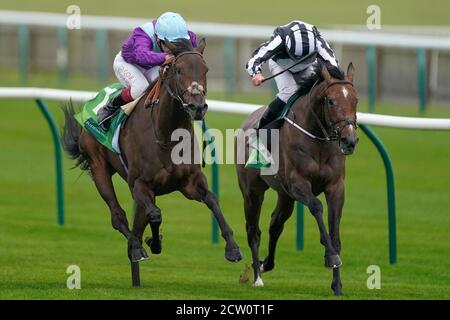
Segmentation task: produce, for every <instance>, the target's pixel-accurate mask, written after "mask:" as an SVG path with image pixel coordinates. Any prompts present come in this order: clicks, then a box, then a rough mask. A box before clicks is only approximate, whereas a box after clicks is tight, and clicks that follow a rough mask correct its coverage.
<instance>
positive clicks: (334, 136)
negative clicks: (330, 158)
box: [284, 80, 358, 142]
mask: <svg viewBox="0 0 450 320" xmlns="http://www.w3.org/2000/svg"><path fill="white" fill-rule="evenodd" d="M317 83H318V81H316V83H314V85H313V87H312V88H311V90H310V91H309V93H308V104H307V105H308V107H310V106H311V92H312V91H313V89H314V87H315V86H316V85H317ZM337 84H341V85H351V86H352V87H353V83H352V82H351V81H348V80H337V81H334V82H330V83H328V84H327V86H326V87H325V89H324V90H323V92H326V91H327V90H328V89H329V88H330V87H332V86H334V85H337ZM328 105H329V101H328V97H325V98H324V101H323V103H322V112H323V115H324V117H325V125H324V124H323V123H322V121H321V120H320V119H319V117H318V116H317V114H316V113H315V112H314V111H313V110H312V109H311V112H312V114H313V115H314V118H315V119H316V122H317V124H318V125H319V127H320V129H321V130H322V133H323V137H318V136H316V135H314V134H312V133H311V132H309V131H307V130H306V129H304V128H302V127H301V126H300V125H298V124H297V123H295V122H294V121H293V120H292V119H290V118H288V117H287V116H285V117H284V119H285V120H286V122H288V123H289V124H290V125H292V126H293V127H295V128H296V129H298V130H300V131H301V132H303V133H304V134H305V135H307V136H308V137H310V138H313V139H315V140H319V141H323V142H332V141H337V140H339V139H340V136H341V132H342V130H343V129H344V128H345V127H347V126H350V125H352V126H354V127H355V129H356V128H357V127H358V125H357V121H356V118H355V119H350V118H344V119H339V120H337V121H334V122H332V121H331V120H330V116H329V112H328V108H327V107H326V106H328ZM291 112H292V114H294V112H293V111H292V110H291ZM294 120H295V114H294ZM342 122H343V123H344V125H343V126H339V124H341V123H342ZM325 127H326V128H328V129H331V132H332V133H331V135H330V134H328V132H327V130H326V128H325Z"/></svg>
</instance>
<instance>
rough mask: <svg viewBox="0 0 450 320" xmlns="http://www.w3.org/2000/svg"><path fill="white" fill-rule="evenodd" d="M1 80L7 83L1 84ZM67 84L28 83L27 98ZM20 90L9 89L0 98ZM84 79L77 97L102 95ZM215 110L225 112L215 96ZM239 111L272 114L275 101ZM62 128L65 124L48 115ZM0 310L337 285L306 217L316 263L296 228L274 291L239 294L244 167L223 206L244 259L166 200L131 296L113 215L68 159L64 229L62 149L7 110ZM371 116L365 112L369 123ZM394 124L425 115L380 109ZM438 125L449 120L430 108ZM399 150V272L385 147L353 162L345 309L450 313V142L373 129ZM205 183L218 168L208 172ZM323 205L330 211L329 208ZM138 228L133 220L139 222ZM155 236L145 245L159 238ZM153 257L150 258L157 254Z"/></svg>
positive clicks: (228, 122)
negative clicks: (374, 280)
mask: <svg viewBox="0 0 450 320" xmlns="http://www.w3.org/2000/svg"><path fill="white" fill-rule="evenodd" d="M3 76H4V75H3ZM55 83H56V81H55V80H54V78H51V77H50V78H48V77H45V76H41V77H40V78H39V77H37V78H36V77H31V78H30V85H35V86H38V85H39V86H48V87H52V86H54V84H55ZM4 85H15V83H14V81H11V80H9V81H8V80H7V79H6V78H4V77H3V78H1V79H0V86H4ZM92 85H93V83H91V82H88V81H85V80H83V79H81V78H80V79H79V80H77V81H75V82H74V83H72V82H71V83H69V84H67V85H65V87H67V88H82V89H91V90H95V89H98V87H99V85H98V84H96V85H95V87H92ZM210 97H211V98H221V96H220V95H219V94H214V93H211V96H210ZM235 99H236V100H243V101H248V102H257V103H264V102H266V101H267V99H268V98H267V97H266V96H250V95H239V96H236V97H235ZM49 106H50V109H51V111H52V113H53V114H54V116H55V117H56V119H57V121H58V123H61V122H62V113H61V111H60V110H59V108H58V104H57V103H55V102H51V103H49ZM0 108H1V110H2V117H1V118H0V147H1V151H0V155H1V156H0V167H1V168H2V169H1V170H0V243H1V245H0V262H1V268H0V298H1V299H18V298H21V299H334V298H333V297H332V292H331V290H330V283H331V272H330V271H329V270H327V269H325V268H324V267H323V266H322V264H323V247H322V246H321V245H320V244H319V233H318V230H317V226H316V223H315V221H314V219H313V217H312V216H311V215H310V214H309V213H308V212H306V213H305V250H304V251H303V252H297V251H296V250H295V234H296V233H295V218H294V217H293V218H291V219H290V220H289V221H288V222H287V224H286V228H285V231H284V233H283V235H282V236H281V239H280V241H279V245H278V250H277V259H276V268H275V270H274V271H273V272H270V273H267V274H264V275H263V279H264V281H265V287H263V288H253V287H252V286H251V285H250V284H239V283H238V278H239V275H240V273H241V271H242V270H243V269H244V265H245V264H250V263H251V258H250V251H249V249H248V247H247V244H246V236H245V226H244V218H243V209H242V198H241V196H240V192H239V190H238V185H237V179H236V175H235V171H234V167H233V166H231V165H223V166H221V167H220V201H221V205H222V208H223V211H224V213H225V216H226V217H227V219H228V221H229V223H230V225H231V226H232V228H233V229H234V231H235V236H236V239H237V241H238V243H239V244H240V246H241V249H242V252H243V254H244V260H243V261H242V262H240V263H238V264H232V263H229V262H227V261H225V259H224V257H223V254H224V250H223V249H224V242H223V241H222V239H221V242H220V244H219V245H213V244H212V243H211V215H210V213H209V211H208V210H207V209H206V207H205V206H204V205H202V204H199V203H195V202H192V201H189V200H186V199H184V198H183V197H182V196H180V195H179V194H177V193H174V194H171V195H168V196H163V197H159V198H158V206H159V207H160V208H161V209H162V212H163V224H162V233H163V234H164V240H163V252H162V254H161V255H159V256H153V255H152V256H151V260H150V261H147V262H144V263H141V277H142V287H141V288H140V289H133V288H131V280H130V270H129V262H128V260H127V255H126V241H125V239H124V238H123V237H122V235H120V234H119V233H118V232H117V231H115V230H113V229H112V227H111V225H110V217H109V212H108V210H107V207H106V205H105V204H104V203H103V201H102V200H101V199H100V196H99V195H98V194H97V192H96V189H95V187H94V184H93V182H92V181H91V180H90V178H89V177H88V176H87V175H85V174H83V175H82V176H81V177H79V176H80V171H79V170H78V169H75V170H70V167H72V166H73V162H71V161H69V160H68V159H67V158H65V159H64V174H65V176H64V186H65V200H66V225H65V226H64V227H59V226H57V224H56V210H55V207H56V204H55V185H54V184H55V182H54V162H53V146H52V142H51V136H50V133H49V130H48V128H47V125H46V123H45V121H44V120H43V117H42V115H41V114H40V112H39V110H38V109H37V107H36V106H35V104H34V103H33V102H32V101H29V100H28V101H27V100H0ZM365 109H366V106H365V105H364V104H362V105H361V106H360V110H361V111H364V110H365ZM378 110H379V111H380V112H383V113H391V114H409V115H416V114H417V108H416V107H405V106H403V107H400V106H397V105H392V104H387V103H385V104H382V105H380V106H378ZM426 115H427V116H441V117H450V111H449V110H448V109H444V108H437V107H431V108H430V110H428V111H427V114H426ZM242 121H243V117H242V116H236V115H229V114H222V113H209V114H208V115H207V122H208V125H209V127H211V128H220V129H225V128H237V127H238V126H239V125H240V123H241V122H242ZM374 130H375V131H376V133H377V134H378V135H379V137H380V138H381V139H382V140H383V142H384V144H385V145H386V147H387V148H388V150H389V152H390V155H391V158H392V161H393V166H394V171H395V179H396V191H397V217H398V219H397V225H398V263H397V265H395V266H390V265H389V263H388V250H387V249H388V242H387V205H386V186H385V175H384V169H383V166H382V163H381V159H380V157H379V155H378V154H377V152H376V150H375V148H374V146H373V145H372V144H371V143H370V142H369V141H368V139H367V138H366V137H365V136H364V134H363V133H362V132H360V137H361V141H360V144H359V146H358V149H357V152H356V154H355V155H353V156H351V157H349V158H348V162H347V180H346V181H347V183H346V204H345V208H344V214H343V220H342V226H341V232H342V244H343V251H342V255H341V257H342V260H343V263H344V264H343V267H342V281H343V285H344V293H345V296H344V297H343V298H342V299H449V298H450V275H449V272H448V266H449V265H450V258H449V255H448V252H449V250H450V236H449V229H450V215H449V209H448V208H449V207H450V197H449V190H450V169H449V165H448V164H449V158H450V148H448V141H449V138H450V136H449V133H448V132H432V131H414V130H400V129H388V128H374ZM205 171H206V172H207V173H208V175H209V173H210V168H206V170H205ZM115 181H116V185H117V193H118V196H119V199H120V201H121V203H122V205H123V207H124V208H125V210H126V211H128V212H130V211H131V206H132V203H131V197H130V195H129V191H128V189H127V187H126V185H125V183H123V182H122V181H120V179H115ZM321 199H323V197H322V198H321ZM274 205H275V197H274V194H273V192H267V194H266V202H265V205H264V208H263V213H262V218H261V228H262V231H263V234H262V243H261V250H260V253H261V258H263V257H264V256H265V255H266V253H267V242H268V233H267V229H268V222H269V219H270V212H271V210H272V209H273V207H274ZM129 219H130V220H131V219H132V216H131V215H130V214H129ZM148 233H149V232H147V234H148ZM147 251H148V252H150V250H147ZM71 264H76V265H78V266H80V268H81V287H82V289H81V290H78V291H77V290H74V291H72V290H68V289H67V288H66V279H67V276H68V275H67V274H66V273H65V271H66V268H67V267H68V266H69V265H71ZM372 264H375V265H379V266H380V267H381V290H368V289H367V287H366V280H367V277H368V274H366V269H367V267H368V266H369V265H372Z"/></svg>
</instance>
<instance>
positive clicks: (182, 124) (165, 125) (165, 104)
mask: <svg viewBox="0 0 450 320" xmlns="http://www.w3.org/2000/svg"><path fill="white" fill-rule="evenodd" d="M179 104H180V102H178V101H176V100H174V99H173V98H172V97H170V96H169V94H168V93H167V92H162V91H161V94H160V104H159V106H158V110H157V119H158V120H157V121H156V123H155V126H156V131H157V132H158V139H159V140H160V141H161V142H163V143H169V142H171V137H172V132H173V131H175V130H176V129H186V130H188V131H191V130H192V124H191V121H190V119H189V116H188V115H187V113H186V112H184V111H182V110H181V107H180V106H179Z"/></svg>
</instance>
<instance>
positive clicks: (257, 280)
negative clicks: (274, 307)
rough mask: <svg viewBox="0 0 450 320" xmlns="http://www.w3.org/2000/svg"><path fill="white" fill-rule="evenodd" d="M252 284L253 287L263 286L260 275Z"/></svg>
mask: <svg viewBox="0 0 450 320" xmlns="http://www.w3.org/2000/svg"><path fill="white" fill-rule="evenodd" d="M253 286H254V287H264V282H263V281H262V279H261V278H260V277H258V279H256V280H255V282H253Z"/></svg>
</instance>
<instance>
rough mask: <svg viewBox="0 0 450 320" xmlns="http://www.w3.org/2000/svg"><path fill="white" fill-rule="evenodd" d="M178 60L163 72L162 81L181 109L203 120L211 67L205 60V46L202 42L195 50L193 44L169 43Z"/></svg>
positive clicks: (203, 41) (184, 42) (195, 118)
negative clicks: (207, 76) (209, 67)
mask: <svg viewBox="0 0 450 320" xmlns="http://www.w3.org/2000/svg"><path fill="white" fill-rule="evenodd" d="M165 45H166V46H167V47H168V48H169V49H170V51H171V52H172V53H173V54H174V56H175V59H174V60H173V61H172V63H171V64H170V65H168V67H167V68H164V69H163V74H162V79H163V82H164V83H165V85H166V88H167V90H168V92H169V94H170V95H171V96H172V98H174V99H175V100H178V101H179V102H180V103H181V106H182V109H183V110H184V111H185V112H187V113H188V114H189V116H190V117H191V119H192V120H202V119H203V117H204V116H205V114H206V111H207V110H208V105H207V104H206V101H205V96H206V73H207V72H208V67H207V66H206V62H205V60H204V59H203V56H202V54H203V51H204V49H205V46H206V42H205V39H202V40H201V41H200V43H199V44H198V47H197V48H196V49H195V50H194V49H192V46H191V44H190V41H188V42H186V41H184V39H181V41H179V42H175V43H171V42H166V43H165Z"/></svg>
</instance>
